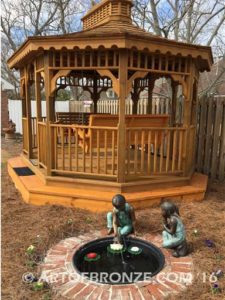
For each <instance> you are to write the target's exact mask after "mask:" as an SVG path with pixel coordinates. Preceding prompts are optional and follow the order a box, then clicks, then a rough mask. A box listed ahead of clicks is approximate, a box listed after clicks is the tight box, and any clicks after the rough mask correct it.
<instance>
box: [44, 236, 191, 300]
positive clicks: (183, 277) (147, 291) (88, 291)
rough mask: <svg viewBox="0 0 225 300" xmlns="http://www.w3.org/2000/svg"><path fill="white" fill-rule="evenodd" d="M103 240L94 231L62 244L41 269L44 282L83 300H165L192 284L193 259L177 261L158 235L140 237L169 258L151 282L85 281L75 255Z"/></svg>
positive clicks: (59, 291) (53, 251) (47, 256)
mask: <svg viewBox="0 0 225 300" xmlns="http://www.w3.org/2000/svg"><path fill="white" fill-rule="evenodd" d="M102 237H105V234H103V233H102V232H99V231H94V232H92V233H89V234H84V235H80V236H78V237H71V238H67V239H65V240H62V241H60V242H59V243H58V244H57V245H55V246H53V247H52V248H51V249H50V250H49V251H48V252H47V255H46V257H45V260H44V263H43V264H42V265H41V279H43V280H45V281H47V282H48V283H49V285H50V286H51V287H52V289H53V290H54V291H55V292H56V293H57V294H58V295H61V296H63V297H65V298H67V299H79V300H86V299H87V300H108V299H109V300H161V299H162V300H163V299H165V298H166V297H167V296H168V295H169V294H176V293H180V292H182V290H184V289H186V286H187V285H190V284H191V283H192V268H193V262H192V257H191V256H187V257H181V258H174V257H173V256H172V255H171V253H170V252H169V251H167V250H166V249H163V248H161V242H162V239H161V236H160V235H154V234H146V235H143V236H142V237H138V238H141V239H143V240H146V241H148V242H151V243H152V244H154V245H155V246H157V247H159V248H160V249H161V251H162V252H163V254H164V256H165V265H164V268H163V269H162V270H161V271H160V272H159V273H158V274H157V275H156V276H154V277H153V278H152V279H151V281H147V282H143V281H140V282H136V283H132V284H127V285H110V284H100V283H97V282H93V281H90V280H88V279H86V278H84V277H82V276H81V275H80V274H78V273H77V271H76V270H75V268H74V267H73V263H72V258H73V255H74V253H75V252H76V251H77V250H78V249H79V248H80V247H81V246H82V245H84V244H86V243H87V242H90V241H92V240H95V239H98V238H102Z"/></svg>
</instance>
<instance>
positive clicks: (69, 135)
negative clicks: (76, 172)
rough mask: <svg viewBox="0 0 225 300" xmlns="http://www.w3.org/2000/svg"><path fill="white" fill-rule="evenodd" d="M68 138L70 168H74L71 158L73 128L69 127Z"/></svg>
mask: <svg viewBox="0 0 225 300" xmlns="http://www.w3.org/2000/svg"><path fill="white" fill-rule="evenodd" d="M68 139H69V143H68V147H69V149H68V155H69V170H70V171H71V170H72V159H71V128H68Z"/></svg>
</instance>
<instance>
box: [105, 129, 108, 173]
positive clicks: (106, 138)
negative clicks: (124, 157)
mask: <svg viewBox="0 0 225 300" xmlns="http://www.w3.org/2000/svg"><path fill="white" fill-rule="evenodd" d="M107 140H108V137H107V130H105V132H104V144H105V151H104V154H105V155H104V156H105V157H104V170H105V174H107V147H108V146H107Z"/></svg>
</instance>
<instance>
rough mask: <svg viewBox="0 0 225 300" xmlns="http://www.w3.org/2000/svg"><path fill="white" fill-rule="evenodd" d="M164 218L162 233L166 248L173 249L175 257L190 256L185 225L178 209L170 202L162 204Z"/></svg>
mask: <svg viewBox="0 0 225 300" xmlns="http://www.w3.org/2000/svg"><path fill="white" fill-rule="evenodd" d="M161 212H162V217H163V227H164V231H163V232H162V237H163V244H162V246H163V247H164V248H168V249H173V250H174V251H173V254H172V255H173V256H175V257H180V256H186V255H187V254H188V247H187V242H186V233H185V228H184V224H183V222H182V220H181V218H180V213H179V209H178V207H177V206H176V205H175V204H174V203H172V202H169V201H165V202H163V203H162V204H161Z"/></svg>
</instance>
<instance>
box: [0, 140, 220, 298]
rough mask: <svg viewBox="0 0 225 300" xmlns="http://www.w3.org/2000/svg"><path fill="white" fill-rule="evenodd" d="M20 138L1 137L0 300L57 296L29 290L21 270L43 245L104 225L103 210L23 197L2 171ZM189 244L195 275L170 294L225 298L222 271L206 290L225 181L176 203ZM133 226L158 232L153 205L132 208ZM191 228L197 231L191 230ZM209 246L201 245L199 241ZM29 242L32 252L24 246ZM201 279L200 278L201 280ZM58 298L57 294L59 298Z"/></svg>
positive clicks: (32, 264) (215, 266) (216, 255)
mask: <svg viewBox="0 0 225 300" xmlns="http://www.w3.org/2000/svg"><path fill="white" fill-rule="evenodd" d="M21 147H22V144H21V140H19V139H18V140H16V141H5V140H4V139H2V299H5V300H6V299H7V300H8V299H13V300H14V299H15V300H20V299H21V300H22V299H23V300H28V299H29V300H30V299H34V300H36V299H37V300H41V299H43V300H50V299H58V298H57V297H56V296H55V295H54V294H53V293H52V292H51V291H50V290H48V289H46V290H41V291H33V290H32V288H31V286H30V285H27V284H25V283H23V281H22V276H23V274H24V273H26V272H32V273H34V274H36V275H37V276H38V275H39V274H38V263H40V262H41V260H42V259H43V258H44V256H45V254H46V252H47V250H48V249H49V248H50V247H51V246H52V245H54V244H56V243H57V242H59V241H60V240H61V239H64V238H66V237H71V236H77V235H80V234H82V233H87V232H89V231H90V230H92V229H95V230H102V229H104V228H105V223H106V216H105V214H94V213H90V212H87V211H83V210H79V209H71V208H65V207H61V206H33V205H28V204H26V203H24V202H23V200H22V198H21V195H20V194H19V192H18V191H17V190H16V188H15V186H14V184H13V183H12V181H11V179H10V177H9V175H8V173H7V159H8V158H10V157H13V156H16V155H19V154H20V153H21ZM178 206H179V207H180V213H181V216H182V219H183V221H184V223H185V225H186V230H187V237H188V241H189V242H190V244H191V246H192V249H193V254H192V255H193V260H194V266H195V270H194V272H195V274H194V275H195V279H194V283H193V285H192V286H190V287H189V288H188V289H187V290H186V291H185V292H184V293H182V294H180V295H177V296H176V297H175V298H174V297H173V298H171V299H180V300H181V299H182V300H186V299H187V300H190V299H191V300H195V299H196V300H203V299H204V300H209V299H225V296H224V295H223V294H225V276H223V277H222V278H220V279H219V280H218V284H219V287H220V288H221V293H218V294H214V293H212V290H211V287H212V283H210V281H209V279H210V277H209V276H210V274H211V273H212V272H213V271H216V270H219V269H222V270H223V271H224V273H225V184H224V183H220V184H219V183H211V184H210V185H209V188H208V191H207V195H206V199H205V200H204V201H202V202H195V203H188V202H185V203H178ZM136 214H137V220H138V222H137V231H138V232H139V233H148V232H154V233H159V232H161V229H162V222H161V216H160V209H159V208H158V207H155V208H151V209H146V210H144V211H138V212H137V213H136ZM195 229H197V230H198V234H196V235H195V234H193V231H194V230H195ZM206 239H209V240H212V241H213V242H214V244H215V246H214V247H211V248H210V247H207V246H206V244H205V240H206ZM30 245H35V247H36V248H35V249H36V251H35V255H33V256H32V259H31V258H29V257H28V255H27V253H26V249H27V248H28V247H29V246H30ZM204 281H205V282H204ZM60 299H62V297H60Z"/></svg>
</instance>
